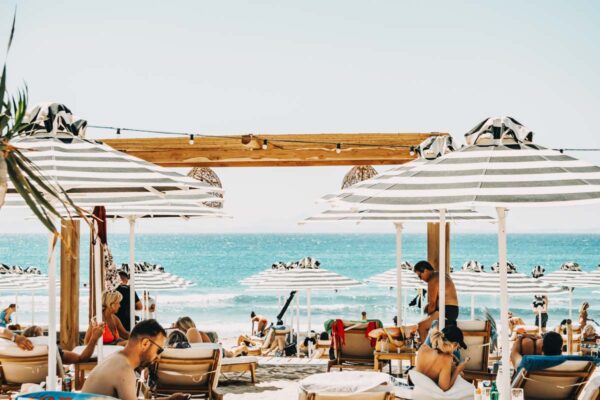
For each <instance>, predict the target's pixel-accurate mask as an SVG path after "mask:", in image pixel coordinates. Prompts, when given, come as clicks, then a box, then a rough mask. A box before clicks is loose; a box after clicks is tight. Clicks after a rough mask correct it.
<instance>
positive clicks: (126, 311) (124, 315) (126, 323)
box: [116, 270, 142, 332]
mask: <svg viewBox="0 0 600 400" xmlns="http://www.w3.org/2000/svg"><path fill="white" fill-rule="evenodd" d="M119 277H120V278H121V284H120V285H119V286H118V287H117V289H116V291H117V292H119V293H121V295H122V296H123V298H122V299H121V307H119V311H117V313H116V315H117V318H119V320H120V321H121V324H123V327H124V328H125V330H126V331H128V332H129V331H131V328H132V326H130V325H131V314H130V307H129V305H130V304H131V303H130V295H129V293H130V292H129V291H130V290H131V289H130V286H129V274H128V273H127V272H125V271H123V270H121V271H119ZM135 309H136V310H141V309H142V302H141V301H140V298H139V297H138V295H137V293H136V294H135Z"/></svg>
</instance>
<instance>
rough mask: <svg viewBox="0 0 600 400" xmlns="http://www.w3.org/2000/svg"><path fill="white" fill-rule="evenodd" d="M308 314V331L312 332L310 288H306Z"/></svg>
mask: <svg viewBox="0 0 600 400" xmlns="http://www.w3.org/2000/svg"><path fill="white" fill-rule="evenodd" d="M306 314H307V316H308V331H307V332H310V317H311V315H310V289H306Z"/></svg>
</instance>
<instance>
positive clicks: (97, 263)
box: [94, 225, 104, 364]
mask: <svg viewBox="0 0 600 400" xmlns="http://www.w3.org/2000/svg"><path fill="white" fill-rule="evenodd" d="M97 227H98V225H96V228H97ZM101 267H102V260H101V257H100V237H99V236H96V238H95V243H94V295H95V297H96V321H97V322H98V323H101V322H102V317H103V316H102V282H101V280H102V274H101V271H100V268H101ZM103 345H104V343H103V339H102V337H100V338H99V339H98V348H97V358H98V364H100V363H101V362H102V360H103V359H104V354H103Z"/></svg>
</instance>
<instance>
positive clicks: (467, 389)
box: [408, 369, 474, 400]
mask: <svg viewBox="0 0 600 400" xmlns="http://www.w3.org/2000/svg"><path fill="white" fill-rule="evenodd" d="M408 376H410V380H411V381H412V383H413V384H414V385H415V387H414V390H413V397H412V398H413V400H467V399H473V389H474V386H473V385H472V384H470V383H469V382H467V381H466V380H464V379H463V378H461V377H460V376H459V377H458V378H457V379H456V382H454V386H452V387H451V388H450V389H448V390H446V391H443V390H442V389H440V387H439V386H438V385H437V383H435V382H434V381H432V380H431V379H429V377H428V376H427V375H424V374H422V373H420V372H417V371H415V370H414V369H412V370H410V371H409V372H408Z"/></svg>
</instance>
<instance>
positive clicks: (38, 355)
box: [0, 337, 63, 393]
mask: <svg viewBox="0 0 600 400" xmlns="http://www.w3.org/2000/svg"><path fill="white" fill-rule="evenodd" d="M31 341H32V342H33V344H34V348H33V350H31V351H27V350H22V349H20V348H19V347H18V346H17V345H16V344H14V343H13V342H9V341H3V342H2V346H1V347H0V382H1V384H2V388H1V390H2V392H3V393H5V392H6V391H7V390H11V389H19V388H20V387H21V385H22V384H24V383H36V384H40V383H41V382H45V381H46V376H47V375H48V338H47V337H39V338H31ZM56 359H57V368H56V373H57V375H58V376H61V377H62V376H63V367H62V363H61V361H60V357H59V356H58V354H57V357H56Z"/></svg>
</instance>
